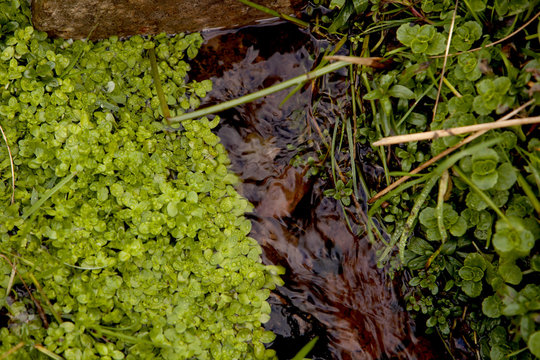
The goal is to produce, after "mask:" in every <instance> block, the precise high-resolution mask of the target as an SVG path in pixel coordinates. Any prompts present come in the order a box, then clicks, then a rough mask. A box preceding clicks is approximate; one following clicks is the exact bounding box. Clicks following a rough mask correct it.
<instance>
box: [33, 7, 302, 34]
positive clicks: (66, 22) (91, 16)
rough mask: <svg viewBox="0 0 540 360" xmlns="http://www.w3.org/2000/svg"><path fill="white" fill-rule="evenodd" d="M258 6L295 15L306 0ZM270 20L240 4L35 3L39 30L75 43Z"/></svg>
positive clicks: (34, 15) (36, 23) (34, 9)
mask: <svg viewBox="0 0 540 360" xmlns="http://www.w3.org/2000/svg"><path fill="white" fill-rule="evenodd" d="M258 3H259V4H261V5H264V6H266V7H269V8H271V9H274V10H276V11H278V12H280V13H284V14H292V13H294V9H295V8H298V6H299V5H301V3H302V0H259V1H258ZM269 17H271V16H270V15H268V14H266V13H264V12H262V11H259V10H256V9H253V8H251V7H249V6H246V5H244V4H242V3H240V2H239V1H238V0H198V1H190V0H159V1H156V0H67V1H66V0H32V21H33V23H34V26H35V27H36V28H37V29H39V30H42V31H45V32H47V33H48V34H49V35H50V36H55V37H63V38H74V39H80V38H86V37H88V36H89V34H90V33H91V38H92V39H102V38H107V37H109V36H111V35H118V36H120V37H124V36H129V35H136V34H158V33H161V32H166V33H170V34H172V33H181V32H187V31H200V30H203V29H212V28H220V27H228V28H230V27H235V26H243V25H247V24H250V23H253V22H254V21H256V20H260V19H265V18H269ZM93 28H95V29H94V30H93V31H92V29H93Z"/></svg>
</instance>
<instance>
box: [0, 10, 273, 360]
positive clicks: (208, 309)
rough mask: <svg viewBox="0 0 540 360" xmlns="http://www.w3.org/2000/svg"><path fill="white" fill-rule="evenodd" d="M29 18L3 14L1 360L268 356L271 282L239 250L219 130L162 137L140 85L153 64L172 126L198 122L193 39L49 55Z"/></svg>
mask: <svg viewBox="0 0 540 360" xmlns="http://www.w3.org/2000/svg"><path fill="white" fill-rule="evenodd" d="M29 16H30V13H29V9H28V6H27V3H26V1H23V2H20V3H19V1H17V0H2V1H0V25H1V34H0V60H1V62H0V86H1V87H0V89H1V97H0V115H1V119H0V125H1V126H2V129H3V131H4V133H5V139H7V145H8V146H9V149H10V150H11V153H12V155H13V166H14V174H15V179H12V171H11V166H12V164H11V162H10V157H9V156H8V151H7V149H8V148H7V147H6V146H2V149H1V158H0V161H1V162H0V169H1V173H0V175H1V177H2V181H1V182H0V201H1V209H2V211H0V292H1V295H0V327H1V329H0V338H1V339H2V341H1V344H0V357H2V358H4V357H6V356H9V358H10V359H29V358H53V359H61V358H66V359H85V360H86V359H88V360H90V359H98V358H102V359H124V358H125V359H148V358H163V359H187V358H197V359H210V358H214V359H233V358H257V359H265V358H272V357H274V356H275V353H274V351H273V350H266V349H265V347H264V345H263V344H264V343H268V342H270V341H272V340H273V338H274V335H273V334H272V333H271V332H267V331H264V329H263V328H262V326H261V324H262V323H264V322H265V321H267V320H268V319H269V314H270V306H269V305H268V303H267V302H266V299H267V297H268V296H269V292H270V289H272V288H274V287H275V285H276V284H279V283H280V281H281V280H280V279H279V277H278V272H279V271H280V270H279V269H277V268H275V267H267V266H264V265H262V264H261V261H260V253H261V249H260V247H259V245H258V244H257V242H256V241H255V240H254V239H252V238H249V237H248V233H249V232H250V229H251V224H250V222H249V221H248V220H247V219H245V218H244V217H243V214H244V213H245V212H246V211H248V210H249V209H250V208H251V205H250V204H249V203H248V202H247V201H246V200H245V199H243V198H241V197H240V196H239V194H238V193H237V192H236V191H235V190H234V188H233V185H234V184H235V183H236V182H237V178H236V177H235V176H234V175H232V174H231V173H229V172H228V169H227V167H228V165H229V159H228V156H227V154H226V152H225V149H224V147H223V146H222V145H221V144H220V143H219V138H218V137H217V136H216V135H214V134H213V133H212V132H211V129H212V128H213V127H215V126H216V125H217V124H218V121H219V119H218V118H215V119H214V120H212V121H209V120H207V119H206V118H203V119H200V120H190V121H185V122H183V123H182V124H181V125H168V124H167V123H164V121H163V109H164V108H166V107H161V108H160V102H159V98H158V92H157V91H156V87H155V86H154V79H153V77H152V73H151V70H150V69H151V65H150V60H149V58H148V51H150V50H152V51H154V52H155V54H156V57H157V62H156V63H157V65H158V69H159V73H160V75H159V76H160V82H161V83H162V84H163V93H164V94H166V96H165V100H166V103H167V105H168V107H170V114H171V115H172V116H174V115H178V114H181V113H183V112H184V111H185V110H187V109H193V108H196V107H198V106H199V103H200V100H199V99H200V98H201V97H204V96H205V94H206V92H207V91H209V90H210V89H211V83H210V82H208V81H203V82H194V81H192V82H189V83H186V73H187V71H188V70H189V65H188V63H187V62H186V60H187V59H191V58H193V57H194V56H195V55H196V54H197V50H198V48H199V46H200V45H201V43H202V38H201V37H200V35H198V34H190V35H184V34H180V35H176V36H173V37H167V36H165V35H160V36H157V37H155V38H153V39H150V40H147V39H143V38H142V37H140V36H134V37H132V38H130V39H128V40H125V41H119V39H118V38H114V37H113V38H110V39H108V40H104V41H99V42H95V43H93V42H90V41H65V40H61V39H57V40H51V39H48V38H47V36H46V34H44V33H42V32H39V31H36V30H35V29H34V28H33V27H32V26H31V24H30V22H29ZM13 180H15V185H16V186H15V192H14V199H12V186H10V185H11V182H12V181H13Z"/></svg>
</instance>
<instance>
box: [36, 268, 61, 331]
mask: <svg viewBox="0 0 540 360" xmlns="http://www.w3.org/2000/svg"><path fill="white" fill-rule="evenodd" d="M28 276H29V277H30V280H32V282H33V283H34V286H35V287H36V289H37V290H38V292H39V293H40V295H41V297H43V299H44V300H45V302H46V303H47V305H48V306H49V310H51V313H52V314H53V316H54V319H55V320H56V322H58V324H61V323H62V322H63V321H62V317H61V316H60V315H59V314H58V313H57V312H56V310H55V309H54V306H53V305H52V304H51V302H50V300H49V298H48V297H47V295H45V292H44V291H43V288H42V287H41V285H40V284H39V282H38V281H37V279H36V277H35V276H34V274H32V273H31V272H29V273H28Z"/></svg>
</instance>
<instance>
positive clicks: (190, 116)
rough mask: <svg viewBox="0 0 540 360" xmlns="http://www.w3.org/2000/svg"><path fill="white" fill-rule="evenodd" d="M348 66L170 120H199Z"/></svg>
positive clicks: (312, 73) (339, 63)
mask: <svg viewBox="0 0 540 360" xmlns="http://www.w3.org/2000/svg"><path fill="white" fill-rule="evenodd" d="M347 65H349V63H348V62H346V61H337V62H335V63H333V64H330V65H327V66H325V67H323V68H321V69H316V70H313V71H310V72H308V73H307V74H303V75H300V76H297V77H295V78H292V79H289V80H287V81H284V82H282V83H279V84H276V85H273V86H270V87H268V88H266V89H262V90H259V91H256V92H254V93H251V94H248V95H246V96H242V97H239V98H237V99H234V100H230V101H225V102H223V103H220V104H217V105H213V106H209V107H207V108H204V109H201V110H197V111H193V112H190V113H187V114H183V115H180V116H175V117H172V118H170V119H169V120H170V121H171V122H180V121H184V120H190V119H195V118H198V117H202V116H206V115H210V114H214V113H218V112H220V111H223V110H227V109H230V108H233V107H235V106H238V105H242V104H246V103H248V102H251V101H254V100H257V99H260V98H262V97H264V96H266V95H270V94H273V93H276V92H278V91H281V90H285V89H287V88H288V87H291V86H293V85H297V84H301V83H303V82H305V81H309V80H312V79H315V78H318V77H320V76H322V75H325V74H328V73H330V72H333V71H336V70H338V69H341V68H342V67H345V66H347Z"/></svg>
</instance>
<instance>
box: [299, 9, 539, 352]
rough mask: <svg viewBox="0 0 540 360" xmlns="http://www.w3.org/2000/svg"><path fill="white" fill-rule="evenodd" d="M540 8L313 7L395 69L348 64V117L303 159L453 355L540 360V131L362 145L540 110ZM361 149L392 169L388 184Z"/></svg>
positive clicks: (326, 23) (332, 31) (387, 171)
mask: <svg viewBox="0 0 540 360" xmlns="http://www.w3.org/2000/svg"><path fill="white" fill-rule="evenodd" d="M329 10H332V11H329ZM537 11H538V1H534V0H530V1H529V0H523V1H513V2H508V1H498V0H494V1H491V0H489V1H487V0H463V1H447V0H440V1H438V0H422V1H415V2H409V1H389V2H387V1H377V0H371V1H362V0H341V1H340V0H332V1H315V2H314V3H313V4H311V6H310V7H309V8H308V13H309V14H311V19H312V20H311V23H312V24H313V25H312V26H313V27H315V29H314V31H317V32H319V33H321V34H323V35H324V36H326V37H328V38H330V39H333V41H334V44H337V46H339V44H342V43H346V44H349V46H350V55H356V56H360V57H370V56H379V57H383V58H385V59H391V63H390V64H388V62H387V63H386V64H387V67H386V69H382V70H373V69H371V68H368V67H366V66H354V65H351V67H350V79H351V80H350V90H351V94H350V101H351V102H350V104H348V106H347V107H345V109H344V113H345V115H344V116H343V118H341V119H336V121H335V123H334V124H329V126H328V129H327V133H329V134H332V133H333V134H334V135H333V138H332V140H331V141H328V140H326V143H327V144H328V146H327V147H325V148H324V149H323V151H321V152H319V159H318V160H314V159H311V160H308V159H307V158H305V159H304V161H311V163H312V164H322V165H321V167H322V168H326V169H327V172H328V173H329V174H330V175H329V177H330V179H331V180H332V183H333V184H334V186H333V188H329V189H328V190H327V192H326V194H327V195H328V196H332V197H334V198H336V199H337V200H340V201H341V203H342V204H343V209H344V211H345V212H346V213H347V214H349V216H350V217H351V219H353V220H356V224H357V226H356V228H354V226H353V227H352V228H353V230H355V231H357V232H358V233H368V234H370V236H372V237H373V238H374V242H375V243H376V244H378V246H379V251H378V253H379V259H380V264H381V266H383V265H385V264H386V265H387V266H389V267H390V268H391V269H393V270H394V271H398V270H403V274H404V276H405V277H406V278H407V279H408V286H407V287H404V288H403V293H404V298H405V301H406V306H407V309H408V310H410V311H411V312H413V313H414V314H416V316H417V320H418V321H419V322H420V323H424V324H425V325H426V328H427V332H428V333H429V332H436V333H437V334H438V335H439V336H440V337H441V338H442V339H443V341H444V343H445V345H446V346H447V350H448V352H449V353H451V354H452V356H454V354H455V356H457V357H459V356H460V355H459V354H458V353H459V350H458V348H457V347H456V346H455V344H456V343H460V344H461V345H459V347H460V348H461V349H462V350H463V351H465V353H466V354H470V355H471V356H475V357H477V358H483V359H503V358H519V359H531V358H535V357H540V286H539V282H538V279H539V271H540V267H539V264H540V263H539V261H540V256H539V254H538V250H539V247H538V241H537V240H538V239H539V238H540V226H539V216H540V202H539V200H538V198H539V190H540V138H539V137H538V130H537V125H531V126H522V127H511V128H506V129H499V130H490V131H487V132H486V131H483V132H481V133H475V134H474V135H472V136H467V135H469V134H463V135H454V136H445V137H438V136H435V137H433V138H432V140H430V141H427V142H426V141H411V142H408V143H401V144H398V145H395V146H375V145H372V146H371V149H372V152H371V153H370V154H368V155H365V154H362V153H361V151H364V152H365V150H362V149H365V147H364V145H362V144H370V143H373V142H374V141H375V140H378V139H381V138H384V137H388V136H392V135H406V134H411V133H418V132H423V131H426V130H441V129H454V128H456V127H461V126H467V125H474V124H490V123H493V122H495V121H497V120H501V121H504V120H508V119H510V118H530V117H534V115H537V114H538V110H537V109H538V108H537V105H538V101H540V96H539V95H540V93H539V85H538V80H539V76H540V63H539V52H538V51H539V35H538V26H539V25H540V23H539V22H538V16H539V13H537ZM337 46H336V47H337ZM342 59H344V58H342ZM348 61H350V62H352V63H354V62H357V63H358V59H355V58H349V59H348ZM506 114H508V116H505V115H506ZM503 116H505V117H503ZM501 118H502V119H501ZM413 140H414V139H413ZM359 150H360V151H359ZM328 154H330V155H331V156H328ZM360 156H361V157H362V158H363V159H364V161H366V160H368V161H371V162H373V163H376V164H377V166H379V168H380V169H382V170H383V171H382V172H381V175H382V176H381V178H380V181H376V182H374V181H373V176H371V175H370V174H364V172H363V169H365V166H363V165H362V164H361V163H360V162H359V161H358V160H357V159H358V158H359V157H360ZM370 178H371V179H370ZM385 187H388V188H387V189H385ZM366 200H369V204H366V203H365V202H364V201H366ZM362 204H363V205H362ZM366 222H367V224H368V225H367V226H362V225H361V224H366ZM358 224H360V225H358ZM377 229H383V230H384V233H387V234H390V235H389V236H386V235H384V233H383V234H381V233H378V230H377ZM454 340H456V341H454Z"/></svg>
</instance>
